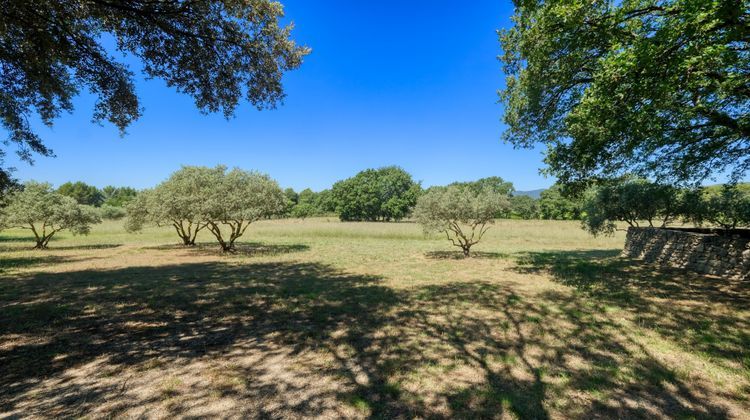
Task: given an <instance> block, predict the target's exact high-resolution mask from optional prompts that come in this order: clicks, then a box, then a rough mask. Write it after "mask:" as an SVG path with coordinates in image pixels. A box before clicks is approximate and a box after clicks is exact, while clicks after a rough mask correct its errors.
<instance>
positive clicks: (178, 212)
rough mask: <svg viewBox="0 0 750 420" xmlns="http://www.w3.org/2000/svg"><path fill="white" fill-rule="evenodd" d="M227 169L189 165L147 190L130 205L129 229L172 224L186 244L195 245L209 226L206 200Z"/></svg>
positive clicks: (127, 223) (127, 226) (127, 225)
mask: <svg viewBox="0 0 750 420" xmlns="http://www.w3.org/2000/svg"><path fill="white" fill-rule="evenodd" d="M225 170H226V167H224V166H217V167H216V168H206V167H196V166H185V167H183V168H182V169H180V170H178V171H177V172H175V173H173V174H172V175H171V176H170V177H169V179H167V180H166V181H164V182H162V183H161V184H159V185H157V186H156V188H154V189H153V190H147V191H143V192H141V193H140V194H138V195H137V196H136V198H135V199H134V200H133V201H131V202H130V203H129V204H128V206H127V212H128V219H127V221H126V222H125V229H126V230H128V231H130V232H135V231H139V230H141V229H142V228H143V226H144V225H145V224H148V223H152V224H155V225H157V226H172V227H173V228H174V230H175V232H177V236H179V237H180V239H181V240H182V244H183V245H185V246H193V245H195V239H196V237H197V236H198V232H200V231H201V230H203V229H205V228H206V226H207V225H208V222H207V220H206V212H207V209H206V203H207V200H208V199H209V198H210V194H211V190H212V189H213V188H214V186H215V182H216V179H217V177H219V176H220V174H223V173H224V171H225Z"/></svg>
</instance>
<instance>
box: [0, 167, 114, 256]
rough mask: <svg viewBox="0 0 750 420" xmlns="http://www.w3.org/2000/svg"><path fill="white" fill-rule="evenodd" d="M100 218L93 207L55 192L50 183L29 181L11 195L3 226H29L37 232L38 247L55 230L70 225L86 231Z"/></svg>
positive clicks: (42, 246)
mask: <svg viewBox="0 0 750 420" xmlns="http://www.w3.org/2000/svg"><path fill="white" fill-rule="evenodd" d="M99 221H100V219H99V216H98V215H97V214H96V212H95V211H94V209H93V208H91V207H89V206H83V205H80V204H78V203H77V202H76V201H75V200H74V199H73V198H70V197H67V196H65V195H62V194H59V193H57V192H55V191H54V190H53V189H52V186H51V185H50V184H48V183H39V182H34V181H29V182H27V183H26V184H24V186H23V188H22V189H21V190H19V191H15V192H13V193H11V195H10V196H9V197H8V205H7V206H6V207H5V208H4V209H3V210H2V213H1V217H0V227H2V228H21V229H28V230H30V231H31V232H32V233H33V234H34V238H35V240H36V245H35V248H37V249H45V248H47V246H48V244H49V241H50V240H51V239H52V237H53V236H55V234H56V233H58V232H60V231H62V230H66V229H67V230H70V231H71V232H72V233H73V234H75V235H79V234H81V235H85V234H88V233H89V231H90V229H91V225H92V224H94V223H99Z"/></svg>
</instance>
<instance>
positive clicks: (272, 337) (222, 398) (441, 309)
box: [0, 220, 750, 418]
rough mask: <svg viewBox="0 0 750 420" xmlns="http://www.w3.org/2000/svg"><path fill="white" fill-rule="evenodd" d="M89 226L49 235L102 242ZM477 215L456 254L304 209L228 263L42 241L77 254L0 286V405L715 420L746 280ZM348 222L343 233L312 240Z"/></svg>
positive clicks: (150, 235)
mask: <svg viewBox="0 0 750 420" xmlns="http://www.w3.org/2000/svg"><path fill="white" fill-rule="evenodd" d="M103 228H104V231H103V232H94V235H92V237H91V238H88V239H82V238H74V239H73V238H71V239H70V240H69V239H68V238H65V239H64V241H61V242H60V245H62V246H86V245H89V244H108V243H117V242H116V239H115V238H120V237H121V236H120V235H121V233H118V231H117V230H116V229H114V228H113V227H112V226H104V227H103ZM496 228H497V229H493V231H491V232H493V234H492V235H489V234H488V241H487V242H485V243H483V244H481V248H480V250H479V251H480V252H482V253H486V255H484V257H482V258H472V259H469V260H464V259H460V260H459V259H454V258H452V255H453V251H452V250H451V248H450V246H449V244H446V243H444V241H442V240H437V239H433V238H424V237H421V238H420V239H413V240H403V241H394V240H392V239H391V238H378V237H376V235H372V234H371V232H373V231H377V230H383V231H384V232H386V233H385V235H391V234H396V233H398V232H401V233H402V234H405V235H407V236H408V235H412V234H414V235H415V237H416V236H417V233H418V227H416V226H413V225H411V224H398V225H388V224H382V223H377V224H358V225H349V224H346V225H342V224H338V223H331V226H328V224H326V222H323V221H321V220H312V221H306V222H304V223H298V222H296V221H285V222H268V223H263V224H260V225H259V226H255V227H254V229H255V230H253V231H252V232H251V235H250V238H252V240H253V242H250V243H247V244H246V246H247V252H246V253H239V255H237V256H236V257H233V258H225V257H223V256H221V255H218V254H217V253H215V252H213V251H211V250H206V251H205V252H204V250H202V249H201V247H199V248H197V249H194V250H189V249H184V248H182V247H173V246H164V244H168V243H173V242H174V238H172V237H171V236H167V235H165V234H164V233H163V232H158V231H154V232H147V233H146V234H144V235H141V236H137V237H134V238H131V239H130V242H123V244H122V246H119V247H103V248H88V249H87V248H79V249H72V248H67V249H65V248H61V249H59V250H54V249H53V250H51V251H50V252H47V253H41V254H39V255H41V256H42V257H57V256H59V257H61V258H81V259H82V260H81V261H72V260H70V261H66V260H54V259H52V260H46V261H37V263H31V264H28V265H23V264H21V265H20V266H18V267H15V266H14V267H10V268H9V269H8V271H7V273H6V276H5V278H4V279H2V280H0V416H4V415H29V416H34V415H37V416H45V417H50V416H55V417H79V416H87V417H108V416H132V417H173V416H182V417H192V416H195V417H203V416H226V415H237V416H243V417H273V418H279V417H317V416H321V417H354V418H357V417H372V418H414V417H421V418H502V417H511V418H513V417H519V418H597V417H599V418H601V417H609V418H653V417H685V418H729V417H741V415H742V413H744V412H746V411H747V409H748V408H749V407H750V406H749V405H748V401H747V399H746V397H744V395H745V393H746V391H747V389H749V388H748V384H749V383H750V376H748V375H747V373H748V371H749V370H750V367H749V366H747V365H746V364H743V362H742V361H743V360H748V352H747V350H746V349H747V348H748V346H747V344H748V343H747V333H748V331H750V326H748V324H747V320H748V312H747V306H746V303H747V299H748V292H747V285H741V284H730V283H726V282H723V283H722V282H718V281H717V280H716V279H713V278H708V277H700V276H692V275H690V274H688V273H684V272H680V271H674V272H671V271H655V270H654V269H653V268H652V267H649V266H646V265H642V264H639V263H638V262H635V261H629V260H622V259H620V258H619V257H617V254H618V253H619V249H617V248H618V245H617V243H616V241H615V240H611V239H605V240H586V241H585V242H584V238H585V236H583V235H580V236H579V232H578V231H577V230H576V229H577V226H576V225H574V224H566V223H556V222H548V223H547V224H544V223H536V222H534V223H526V222H518V223H515V224H514V223H505V222H502V223H499V224H498V226H496ZM294 229H299V230H301V231H303V234H302V235H301V237H300V239H299V242H291V241H288V240H287V238H289V236H286V234H287V233H289V232H290V231H292V230H294ZM357 229H362V230H363V231H364V232H363V233H362V237H361V238H358V239H356V240H352V236H350V235H348V234H345V235H342V236H336V235H334V234H333V233H332V232H336V231H341V230H357ZM318 231H326V232H327V233H326V234H324V235H319V236H317V235H315V234H314V232H318ZM545 231H546V232H551V233H549V234H547V236H545V237H542V238H536V237H535V235H541V234H543V232H545ZM493 235H494V236H493ZM165 238H166V240H164V239H165ZM617 240H620V241H621V238H620V239H617ZM87 241H90V242H87ZM70 242H73V243H70ZM540 243H546V244H547V246H546V247H544V248H542V247H540V245H539V244H540ZM585 245H588V246H589V249H580V248H581V247H583V246H585ZM591 248H595V249H591ZM540 249H548V250H547V251H540ZM0 252H1V253H2V256H3V257H13V258H16V257H21V256H24V257H25V258H26V257H29V255H32V256H35V255H36V254H32V253H30V252H26V251H24V252H23V253H20V251H14V250H4V251H0ZM480 255H482V254H480ZM83 258H87V259H85V260H84V259H83ZM63 263H64V264H63ZM743 397H744V398H743ZM8 413H10V414H8Z"/></svg>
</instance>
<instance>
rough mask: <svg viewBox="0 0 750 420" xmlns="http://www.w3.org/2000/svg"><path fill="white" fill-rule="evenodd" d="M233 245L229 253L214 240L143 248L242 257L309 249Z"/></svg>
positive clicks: (274, 245) (285, 245)
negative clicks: (233, 247) (189, 244)
mask: <svg viewBox="0 0 750 420" xmlns="http://www.w3.org/2000/svg"><path fill="white" fill-rule="evenodd" d="M235 246H236V249H235V251H234V252H230V253H224V252H222V251H221V248H220V247H219V245H218V244H217V243H214V242H201V243H197V244H195V245H194V246H184V245H179V244H169V245H158V246H152V247H146V248H144V249H153V250H160V251H171V250H176V249H181V250H186V251H189V252H191V253H195V254H200V255H225V256H244V257H256V256H274V255H283V254H291V253H294V252H303V251H307V250H308V249H310V247H309V246H308V245H305V244H267V243H262V242H237V243H236V244H235Z"/></svg>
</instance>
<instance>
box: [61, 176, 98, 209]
mask: <svg viewBox="0 0 750 420" xmlns="http://www.w3.org/2000/svg"><path fill="white" fill-rule="evenodd" d="M57 192H59V193H60V194H62V195H65V196H68V197H70V198H72V199H74V200H76V201H77V202H78V204H85V205H88V206H100V205H101V204H102V203H103V202H104V195H102V193H101V191H99V189H98V188H96V187H95V186H93V185H88V184H86V183H85V182H82V181H78V182H66V183H64V184H62V185H60V186H59V187H58V188H57Z"/></svg>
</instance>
